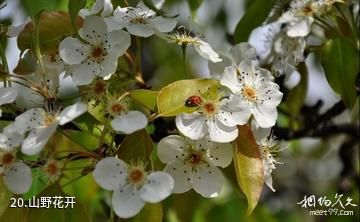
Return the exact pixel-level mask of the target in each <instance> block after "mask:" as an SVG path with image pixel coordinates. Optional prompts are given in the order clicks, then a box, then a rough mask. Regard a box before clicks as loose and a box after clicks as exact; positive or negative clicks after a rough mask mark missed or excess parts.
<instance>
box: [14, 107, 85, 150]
mask: <svg viewBox="0 0 360 222" xmlns="http://www.w3.org/2000/svg"><path fill="white" fill-rule="evenodd" d="M86 111H87V105H86V104H84V103H81V102H79V103H75V104H74V105H70V106H68V107H66V108H65V109H63V110H62V111H61V110H60V109H58V108H56V107H54V104H48V105H47V107H46V109H45V110H44V109H42V108H33V109H30V110H27V111H26V112H24V113H22V114H20V115H19V116H18V117H16V119H15V122H14V124H13V127H12V130H11V131H17V132H19V133H22V134H24V133H25V132H28V131H29V134H28V135H27V137H26V138H25V139H24V141H23V142H22V146H21V151H22V152H23V153H24V154H27V155H35V154H38V153H39V152H40V151H41V150H42V149H43V148H44V146H45V145H46V143H47V142H48V140H49V139H50V137H51V136H52V135H53V134H54V133H55V131H56V128H57V126H58V125H64V124H66V123H68V122H70V121H72V120H73V119H75V118H77V117H78V116H80V115H82V114H83V113H85V112H86ZM8 131H10V130H8Z"/></svg>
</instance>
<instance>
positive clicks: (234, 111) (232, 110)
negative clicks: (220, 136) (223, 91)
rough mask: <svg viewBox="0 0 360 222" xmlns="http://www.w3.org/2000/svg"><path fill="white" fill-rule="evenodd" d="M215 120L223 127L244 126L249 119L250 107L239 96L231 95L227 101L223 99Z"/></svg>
mask: <svg viewBox="0 0 360 222" xmlns="http://www.w3.org/2000/svg"><path fill="white" fill-rule="evenodd" d="M222 103H223V104H224V105H223V106H221V108H220V110H219V112H218V115H217V118H218V119H219V120H220V121H221V122H222V123H223V124H224V125H225V126H236V125H244V124H245V123H246V122H247V121H248V120H249V118H250V116H251V112H250V106H249V105H248V104H247V102H246V101H244V100H243V99H242V98H241V97H240V96H237V95H231V96H230V98H229V99H223V100H222Z"/></svg>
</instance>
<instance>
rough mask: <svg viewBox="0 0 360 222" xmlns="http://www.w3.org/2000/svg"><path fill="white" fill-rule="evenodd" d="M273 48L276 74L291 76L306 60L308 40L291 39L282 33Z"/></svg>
mask: <svg viewBox="0 0 360 222" xmlns="http://www.w3.org/2000/svg"><path fill="white" fill-rule="evenodd" d="M273 47H274V50H273V54H274V55H273V56H274V57H273V61H272V62H273V65H272V69H273V70H274V72H275V73H276V74H279V75H281V74H291V73H292V72H293V71H294V70H296V66H297V65H298V64H299V62H302V61H304V59H305V58H304V50H305V47H306V40H305V39H304V38H303V37H289V36H287V35H286V33H284V32H280V33H279V34H278V35H277V37H276V38H275V39H274V46H273Z"/></svg>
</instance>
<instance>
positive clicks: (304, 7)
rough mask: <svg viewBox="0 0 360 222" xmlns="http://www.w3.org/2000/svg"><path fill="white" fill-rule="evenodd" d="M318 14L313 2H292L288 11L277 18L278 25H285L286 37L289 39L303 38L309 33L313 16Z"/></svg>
mask: <svg viewBox="0 0 360 222" xmlns="http://www.w3.org/2000/svg"><path fill="white" fill-rule="evenodd" d="M318 12H319V5H318V3H317V2H316V1H313V0H294V1H291V3H290V9H289V10H288V11H286V12H285V13H283V14H282V15H281V17H280V18H279V20H278V21H279V22H280V23H285V24H287V27H286V29H287V31H286V33H287V35H288V36H290V37H305V36H307V35H308V34H309V33H310V31H311V25H312V23H313V22H314V16H315V15H317V13H318Z"/></svg>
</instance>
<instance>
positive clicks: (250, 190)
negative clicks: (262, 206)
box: [234, 125, 264, 214]
mask: <svg viewBox="0 0 360 222" xmlns="http://www.w3.org/2000/svg"><path fill="white" fill-rule="evenodd" d="M234 166H235V172H236V178H237V181H238V183H239V186H240V189H241V190H242V191H243V193H244V194H245V196H246V199H247V202H248V209H247V213H248V214H251V212H252V211H253V210H254V209H255V207H256V205H257V203H258V201H259V198H260V195H261V192H262V189H263V185H264V167H263V164H262V160H261V156H260V151H259V147H258V145H257V144H256V141H255V138H254V135H253V134H252V131H251V129H250V127H249V126H246V125H245V126H239V136H238V138H237V139H236V142H235V149H234Z"/></svg>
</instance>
